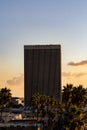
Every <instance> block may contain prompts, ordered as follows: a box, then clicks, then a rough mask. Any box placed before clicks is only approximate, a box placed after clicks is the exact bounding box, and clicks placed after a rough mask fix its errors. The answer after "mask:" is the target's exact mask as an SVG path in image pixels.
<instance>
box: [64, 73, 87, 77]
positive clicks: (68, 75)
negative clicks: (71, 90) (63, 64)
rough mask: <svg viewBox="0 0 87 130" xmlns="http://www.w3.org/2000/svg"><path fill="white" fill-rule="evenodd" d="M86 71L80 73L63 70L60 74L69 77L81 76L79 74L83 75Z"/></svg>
mask: <svg viewBox="0 0 87 130" xmlns="http://www.w3.org/2000/svg"><path fill="white" fill-rule="evenodd" d="M86 74H87V73H84V72H80V73H71V72H63V73H62V75H63V76H64V77H70V76H73V77H77V78H78V77H81V76H85V75H86Z"/></svg>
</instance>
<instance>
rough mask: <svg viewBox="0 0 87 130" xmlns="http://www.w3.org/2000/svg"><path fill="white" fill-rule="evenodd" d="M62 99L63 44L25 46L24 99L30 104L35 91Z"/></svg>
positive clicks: (26, 103)
mask: <svg viewBox="0 0 87 130" xmlns="http://www.w3.org/2000/svg"><path fill="white" fill-rule="evenodd" d="M37 92H39V93H41V94H45V95H49V96H53V97H54V98H56V99H57V100H58V101H61V46H60V45H25V46H24V99H25V105H29V103H30V99H31V97H32V95H33V94H34V93H37Z"/></svg>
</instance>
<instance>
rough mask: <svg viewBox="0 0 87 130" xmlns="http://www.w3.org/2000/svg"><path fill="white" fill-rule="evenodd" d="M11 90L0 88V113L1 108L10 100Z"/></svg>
mask: <svg viewBox="0 0 87 130" xmlns="http://www.w3.org/2000/svg"><path fill="white" fill-rule="evenodd" d="M11 97H12V94H11V90H10V89H7V88H6V87H5V88H1V90H0V110H1V114H2V110H3V108H5V107H7V106H8V105H9V104H10V102H11Z"/></svg>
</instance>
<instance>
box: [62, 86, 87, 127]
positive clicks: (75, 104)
mask: <svg viewBox="0 0 87 130" xmlns="http://www.w3.org/2000/svg"><path fill="white" fill-rule="evenodd" d="M86 101H87V90H86V89H85V88H83V87H82V86H81V85H80V86H77V87H74V86H73V85H72V84H67V85H66V86H64V89H63V104H64V106H65V107H64V111H63V113H62V116H61V119H62V121H63V123H64V124H63V125H64V126H65V128H66V127H68V128H69V129H70V130H75V129H76V128H77V129H79V130H80V129H81V127H82V126H84V123H85V118H84V116H85V114H84V107H85V105H86Z"/></svg>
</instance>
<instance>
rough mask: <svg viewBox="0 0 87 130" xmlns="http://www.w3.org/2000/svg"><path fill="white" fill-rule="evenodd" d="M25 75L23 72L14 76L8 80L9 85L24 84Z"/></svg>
mask: <svg viewBox="0 0 87 130" xmlns="http://www.w3.org/2000/svg"><path fill="white" fill-rule="evenodd" d="M23 80H24V76H23V74H21V75H19V76H17V77H13V78H12V79H9V80H7V84H8V85H21V84H23Z"/></svg>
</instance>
